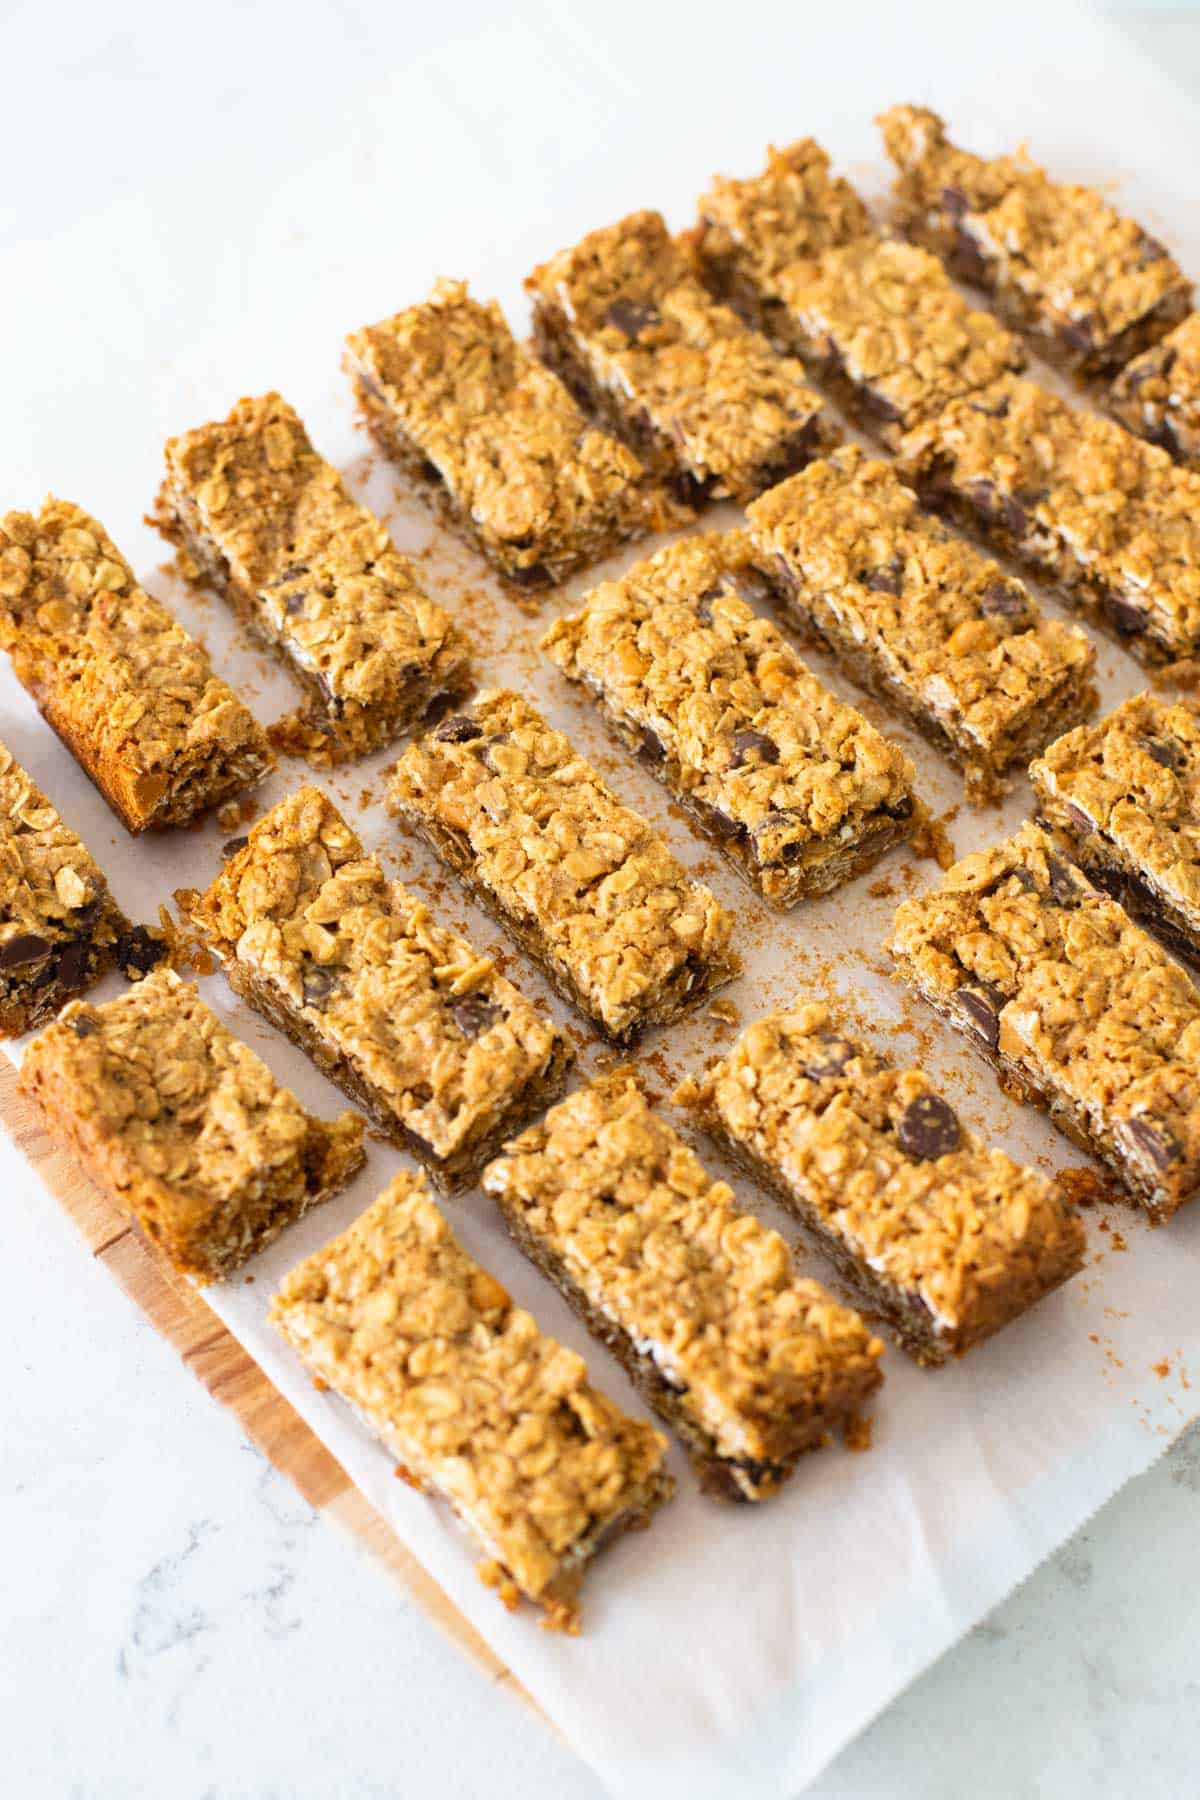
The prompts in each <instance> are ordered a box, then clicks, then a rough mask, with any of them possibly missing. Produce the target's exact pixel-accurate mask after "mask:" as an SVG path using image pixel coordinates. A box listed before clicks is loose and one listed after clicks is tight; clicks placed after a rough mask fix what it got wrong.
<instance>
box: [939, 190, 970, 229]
mask: <svg viewBox="0 0 1200 1800" xmlns="http://www.w3.org/2000/svg"><path fill="white" fill-rule="evenodd" d="M941 199H942V210H943V211H944V212H946V213H949V215H950V217H951V218H952V219H953V220H955V222H956V223H957V221H958V220H959V219H961V218H962V217H963V215H964V213H969V212H970V210H971V202H970V201H969V200H968V199H967V196H966V194H965V193H964V192H963V190H962V189H961V188H960V187H956V186H954V185H953V183H951V184H948V185H947V186H946V187H944V188H943V189H942V195H941Z"/></svg>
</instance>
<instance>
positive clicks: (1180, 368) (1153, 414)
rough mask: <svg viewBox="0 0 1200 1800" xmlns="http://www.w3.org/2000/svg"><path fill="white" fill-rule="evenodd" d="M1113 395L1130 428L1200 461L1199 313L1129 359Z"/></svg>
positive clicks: (1188, 459) (1173, 452) (1185, 458)
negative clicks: (1131, 359)
mask: <svg viewBox="0 0 1200 1800" xmlns="http://www.w3.org/2000/svg"><path fill="white" fill-rule="evenodd" d="M1109 400H1110V404H1111V406H1112V410H1113V412H1114V413H1115V414H1116V416H1117V418H1118V419H1120V421H1121V423H1122V424H1123V425H1127V426H1128V427H1129V429H1130V431H1136V432H1137V434H1138V436H1139V437H1144V438H1148V439H1149V441H1150V443H1152V444H1161V445H1162V447H1163V449H1164V450H1169V451H1170V453H1171V455H1172V456H1177V457H1178V458H1179V459H1180V461H1181V462H1192V463H1194V462H1197V461H1200V313H1189V314H1188V316H1187V318H1186V319H1185V320H1184V321H1183V324H1182V325H1177V326H1176V327H1175V330H1174V331H1172V332H1169V333H1168V334H1167V336H1166V337H1164V338H1160V339H1159V341H1158V343H1157V344H1152V345H1151V347H1150V349H1149V350H1146V351H1144V352H1143V354H1142V355H1141V356H1137V357H1135V358H1134V360H1133V361H1132V362H1131V363H1128V364H1126V366H1125V368H1124V369H1123V370H1122V371H1121V373H1120V374H1119V375H1118V376H1117V379H1116V380H1115V381H1114V382H1113V384H1112V388H1111V389H1110V392H1109Z"/></svg>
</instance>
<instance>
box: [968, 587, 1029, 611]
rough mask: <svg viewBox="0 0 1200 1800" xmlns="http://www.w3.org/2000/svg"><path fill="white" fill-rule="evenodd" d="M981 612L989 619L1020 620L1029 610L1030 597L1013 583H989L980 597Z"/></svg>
mask: <svg viewBox="0 0 1200 1800" xmlns="http://www.w3.org/2000/svg"><path fill="white" fill-rule="evenodd" d="M979 610H980V612H981V613H982V614H983V616H984V618H988V619H992V618H995V619H1019V618H1022V617H1024V615H1025V614H1026V613H1027V611H1028V610H1029V596H1028V595H1027V594H1026V592H1025V590H1024V588H1021V587H1017V586H1015V585H1014V584H1013V583H1012V582H1008V581H989V582H988V584H987V586H986V587H985V588H984V590H983V593H982V594H981V595H980V597H979Z"/></svg>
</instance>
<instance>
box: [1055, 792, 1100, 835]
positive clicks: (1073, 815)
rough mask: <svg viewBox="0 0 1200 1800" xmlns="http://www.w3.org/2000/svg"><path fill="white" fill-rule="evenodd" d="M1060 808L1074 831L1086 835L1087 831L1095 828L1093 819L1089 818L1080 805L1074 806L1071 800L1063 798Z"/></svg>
mask: <svg viewBox="0 0 1200 1800" xmlns="http://www.w3.org/2000/svg"><path fill="white" fill-rule="evenodd" d="M1062 809H1063V811H1064V812H1065V813H1066V815H1067V817H1068V819H1069V820H1070V821H1071V824H1072V825H1073V826H1074V828H1075V830H1076V831H1082V832H1083V833H1084V834H1085V835H1086V834H1087V833H1088V832H1090V831H1094V830H1095V829H1096V826H1095V821H1094V820H1093V819H1089V818H1088V816H1087V814H1086V813H1085V812H1084V810H1083V808H1082V806H1076V804H1075V802H1074V801H1073V800H1064V801H1063V803H1062Z"/></svg>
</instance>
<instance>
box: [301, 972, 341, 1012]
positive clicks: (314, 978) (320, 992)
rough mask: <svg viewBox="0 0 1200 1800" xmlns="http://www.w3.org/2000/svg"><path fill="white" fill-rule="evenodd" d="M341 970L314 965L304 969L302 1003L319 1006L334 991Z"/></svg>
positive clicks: (322, 1004) (339, 978)
mask: <svg viewBox="0 0 1200 1800" xmlns="http://www.w3.org/2000/svg"><path fill="white" fill-rule="evenodd" d="M340 980H341V970H340V969H336V968H324V967H320V966H316V967H313V968H309V969H305V971H304V1004H305V1006H314V1007H317V1008H320V1007H322V1006H324V1004H325V1002H326V1001H327V1000H328V999H329V996H330V995H331V994H332V993H333V992H334V991H335V989H336V988H337V986H338V983H339V981H340Z"/></svg>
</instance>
